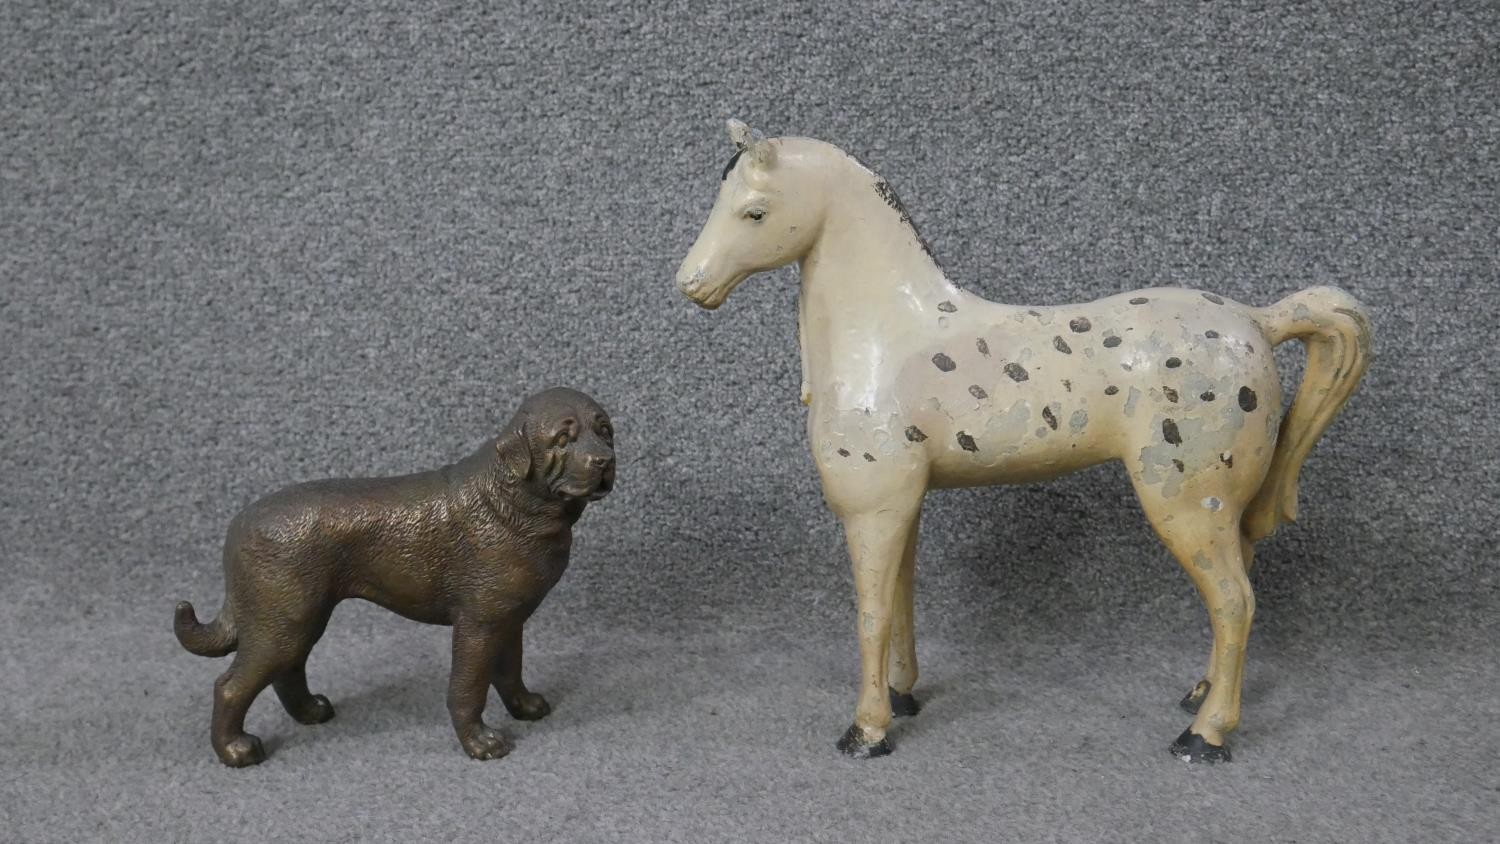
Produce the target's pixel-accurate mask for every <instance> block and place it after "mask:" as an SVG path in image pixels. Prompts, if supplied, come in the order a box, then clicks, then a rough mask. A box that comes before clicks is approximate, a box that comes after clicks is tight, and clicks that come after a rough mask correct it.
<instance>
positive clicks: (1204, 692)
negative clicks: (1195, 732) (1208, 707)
mask: <svg viewBox="0 0 1500 844" xmlns="http://www.w3.org/2000/svg"><path fill="white" fill-rule="evenodd" d="M1213 687H1214V686H1213V683H1210V682H1208V681H1207V680H1199V681H1198V685H1196V686H1194V687H1193V690H1192V691H1190V692H1188V693H1187V694H1185V695H1183V697H1182V701H1181V702H1180V703H1178V706H1181V707H1182V708H1183V709H1184V710H1186V711H1187V712H1188V714H1190V715H1197V714H1198V708H1199V707H1201V706H1203V699H1204V698H1206V697H1208V690H1209V689H1212V688H1213Z"/></svg>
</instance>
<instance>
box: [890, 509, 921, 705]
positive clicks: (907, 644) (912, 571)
mask: <svg viewBox="0 0 1500 844" xmlns="http://www.w3.org/2000/svg"><path fill="white" fill-rule="evenodd" d="M918 516H919V517H920V513H919V514H918ZM917 528H918V521H915V520H914V521H913V522H912V526H911V531H910V535H909V536H908V537H907V539H906V551H905V552H904V553H903V555H902V557H901V570H900V571H899V572H897V575H896V600H895V615H894V616H893V617H892V618H891V666H890V670H891V714H892V715H894V716H895V717H897V718H903V717H907V716H911V715H916V714H917V712H918V711H919V710H920V709H921V708H922V705H921V704H920V703H918V702H917V699H916V697H914V696H913V695H912V692H911V690H912V687H913V686H915V685H916V684H917V635H916V624H915V617H916V604H915V601H916V595H915V592H914V591H913V590H914V587H915V580H916V569H917Z"/></svg>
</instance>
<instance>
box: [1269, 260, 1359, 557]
mask: <svg viewBox="0 0 1500 844" xmlns="http://www.w3.org/2000/svg"><path fill="white" fill-rule="evenodd" d="M1256 321H1257V322H1259V323H1260V326H1261V329H1262V330H1263V331H1265V333H1266V337H1267V338H1269V339H1270V341H1271V343H1272V345H1279V344H1281V343H1283V342H1285V341H1287V340H1289V339H1292V338H1296V339H1298V340H1301V341H1302V343H1303V345H1304V346H1306V347H1307V366H1306V369H1305V370H1304V372H1303V374H1302V385H1301V386H1300V387H1298V388H1297V395H1296V397H1295V398H1294V399H1292V407H1291V410H1289V411H1287V414H1286V417H1285V418H1284V419H1282V420H1281V431H1280V433H1279V434H1278V435H1277V437H1276V451H1275V452H1274V453H1273V454H1272V456H1271V467H1270V470H1269V471H1268V472H1267V473H1266V480H1265V482H1264V483H1262V484H1261V487H1260V491H1259V492H1258V493H1256V495H1255V498H1254V500H1252V501H1251V502H1250V506H1249V507H1248V508H1246V510H1245V516H1244V521H1243V522H1242V523H1241V524H1242V526H1243V527H1242V530H1243V532H1244V534H1245V536H1246V537H1247V538H1248V539H1249V540H1250V541H1252V542H1254V541H1257V540H1260V539H1263V538H1265V537H1267V536H1270V535H1271V533H1272V532H1274V531H1275V530H1276V528H1277V527H1278V526H1279V525H1281V524H1282V523H1284V522H1294V521H1296V520H1297V474H1298V473H1299V472H1300V471H1301V470H1302V461H1303V460H1306V459H1307V454H1308V452H1310V451H1312V447H1313V445H1314V444H1315V443H1316V442H1317V441H1318V438H1319V437H1321V436H1322V435H1323V431H1324V430H1325V429H1326V428H1327V427H1328V425H1329V424H1330V423H1331V422H1333V417H1334V416H1335V415H1337V414H1338V412H1339V410H1340V409H1342V408H1343V406H1344V403H1345V402H1347V401H1348V400H1349V396H1350V395H1351V394H1352V393H1353V392H1354V388H1355V387H1357V386H1359V380H1360V378H1361V377H1363V376H1364V374H1365V369H1366V368H1368V367H1369V365H1370V353H1371V331H1370V315H1369V313H1368V312H1366V311H1365V308H1364V306H1363V305H1361V304H1360V303H1359V301H1358V300H1357V299H1355V298H1354V297H1353V296H1350V295H1349V294H1348V293H1345V292H1344V291H1342V290H1340V289H1338V288H1337V287H1312V288H1309V289H1307V290H1303V291H1302V292H1300V293H1294V294H1292V295H1291V296H1288V297H1286V298H1285V299H1282V300H1281V301H1280V302H1277V303H1276V304H1274V305H1272V306H1270V307H1268V308H1262V309H1260V310H1259V311H1258V312H1257V313H1256Z"/></svg>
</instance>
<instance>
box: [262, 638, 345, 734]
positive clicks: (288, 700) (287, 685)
mask: <svg viewBox="0 0 1500 844" xmlns="http://www.w3.org/2000/svg"><path fill="white" fill-rule="evenodd" d="M328 616H329V613H328V612H325V613H323V614H322V618H321V619H319V620H318V622H317V624H315V625H313V626H312V628H311V629H308V630H307V631H306V632H303V633H301V634H300V636H299V638H300V639H301V641H300V642H299V644H301V645H302V646H303V647H302V648H301V656H300V657H299V658H298V659H297V661H296V663H295V664H293V665H292V666H291V667H290V668H288V669H286V670H285V671H283V672H281V673H280V674H278V675H277V676H276V678H275V679H274V680H272V681H271V687H272V688H274V689H275V690H276V697H278V698H280V699H281V705H282V707H283V708H285V709H286V712H287V714H288V715H290V716H292V718H293V719H295V720H296V721H297V722H298V723H300V724H321V723H323V722H324V721H327V720H328V719H330V718H332V717H333V704H332V703H330V702H329V700H328V698H327V697H325V696H323V695H315V694H313V693H312V691H311V690H310V689H308V688H307V656H308V653H309V652H311V651H312V648H313V645H316V644H317V643H318V640H319V639H320V638H322V637H323V630H324V628H326V627H327V626H328Z"/></svg>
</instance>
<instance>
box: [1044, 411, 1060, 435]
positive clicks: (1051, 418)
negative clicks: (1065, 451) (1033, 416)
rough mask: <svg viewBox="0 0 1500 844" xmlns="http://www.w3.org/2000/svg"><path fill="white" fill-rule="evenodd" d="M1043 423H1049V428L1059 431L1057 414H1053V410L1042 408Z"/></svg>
mask: <svg viewBox="0 0 1500 844" xmlns="http://www.w3.org/2000/svg"><path fill="white" fill-rule="evenodd" d="M1042 421H1044V422H1046V423H1047V427H1048V428H1051V429H1052V430H1054V431H1056V430H1057V414H1055V413H1053V412H1052V408H1050V407H1044V408H1042Z"/></svg>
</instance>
